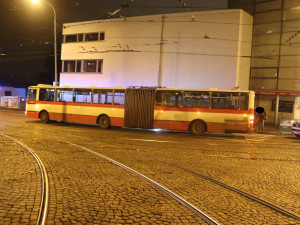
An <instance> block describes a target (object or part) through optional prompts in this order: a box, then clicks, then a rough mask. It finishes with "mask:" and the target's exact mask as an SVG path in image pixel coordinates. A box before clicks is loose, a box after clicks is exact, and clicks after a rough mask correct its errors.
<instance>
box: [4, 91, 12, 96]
mask: <svg viewBox="0 0 300 225" xmlns="http://www.w3.org/2000/svg"><path fill="white" fill-rule="evenodd" d="M4 95H5V96H11V95H12V92H11V91H5V93H4Z"/></svg>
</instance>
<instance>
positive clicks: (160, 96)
mask: <svg viewBox="0 0 300 225" xmlns="http://www.w3.org/2000/svg"><path fill="white" fill-rule="evenodd" d="M155 105H156V106H162V105H163V92H161V91H157V92H156V93H155Z"/></svg>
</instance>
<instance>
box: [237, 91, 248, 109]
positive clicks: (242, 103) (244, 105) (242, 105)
mask: <svg viewBox="0 0 300 225" xmlns="http://www.w3.org/2000/svg"><path fill="white" fill-rule="evenodd" d="M248 103H249V93H240V97H239V109H244V110H247V109H248V108H249V106H248Z"/></svg>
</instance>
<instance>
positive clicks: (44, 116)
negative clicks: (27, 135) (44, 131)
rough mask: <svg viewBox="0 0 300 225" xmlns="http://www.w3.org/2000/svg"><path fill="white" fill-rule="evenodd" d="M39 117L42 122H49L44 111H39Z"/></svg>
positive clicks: (47, 115)
mask: <svg viewBox="0 0 300 225" xmlns="http://www.w3.org/2000/svg"><path fill="white" fill-rule="evenodd" d="M40 119H41V121H42V122H43V123H48V122H49V114H48V113H47V112H46V111H43V112H41V114H40Z"/></svg>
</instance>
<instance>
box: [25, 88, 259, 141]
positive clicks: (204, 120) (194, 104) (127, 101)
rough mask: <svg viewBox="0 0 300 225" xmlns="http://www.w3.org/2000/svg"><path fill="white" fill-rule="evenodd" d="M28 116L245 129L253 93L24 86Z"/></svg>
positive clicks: (197, 130) (103, 124)
mask: <svg viewBox="0 0 300 225" xmlns="http://www.w3.org/2000/svg"><path fill="white" fill-rule="evenodd" d="M26 113H27V117H28V118H36V119H38V118H39V119H40V120H41V121H42V122H45V123H47V122H48V121H50V120H51V121H66V122H73V123H86V124H98V125H99V127H100V128H104V129H107V128H110V127H111V126H117V127H128V128H143V129H168V130H177V131H191V132H192V133H193V134H196V135H202V134H204V133H205V132H212V133H224V132H249V131H252V130H253V125H254V92H253V91H240V90H217V89H209V90H196V89H177V88H122V87H114V88H99V87H69V86H62V87H59V86H50V85H37V86H31V87H29V90H28V98H27V106H26Z"/></svg>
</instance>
